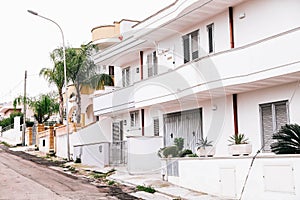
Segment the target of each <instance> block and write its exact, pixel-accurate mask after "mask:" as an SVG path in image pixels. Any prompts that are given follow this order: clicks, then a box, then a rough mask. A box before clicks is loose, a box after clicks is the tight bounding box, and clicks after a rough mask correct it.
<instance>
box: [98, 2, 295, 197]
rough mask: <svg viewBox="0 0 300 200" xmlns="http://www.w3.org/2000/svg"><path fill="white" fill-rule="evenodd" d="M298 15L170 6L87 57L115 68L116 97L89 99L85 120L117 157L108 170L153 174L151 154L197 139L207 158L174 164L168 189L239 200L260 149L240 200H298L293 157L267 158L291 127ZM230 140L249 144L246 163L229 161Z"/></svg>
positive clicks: (289, 8)
mask: <svg viewBox="0 0 300 200" xmlns="http://www.w3.org/2000/svg"><path fill="white" fill-rule="evenodd" d="M299 10H300V1H298V0H285V1H281V0H230V1H227V0H226V1H224V0H190V1H188V0H177V1H175V2H174V3H173V4H171V5H170V6H168V7H166V8H164V9H162V10H161V11H159V12H157V13H155V14H154V15H152V16H150V17H149V18H147V19H145V20H144V21H141V22H140V23H137V24H136V25H134V26H132V28H131V30H130V31H128V33H127V34H122V35H124V36H123V37H122V41H121V42H118V43H115V44H114V45H113V46H110V47H108V48H106V49H104V50H102V51H101V52H99V53H98V54H96V55H95V56H94V61H95V63H97V64H98V65H106V66H115V67H116V68H117V67H120V68H121V70H120V71H121V72H120V74H119V77H120V79H118V80H117V79H115V85H116V86H117V89H116V90H113V91H110V92H106V93H104V94H101V95H98V96H95V97H94V99H93V105H94V114H95V115H96V116H98V117H99V120H100V121H101V120H102V119H105V120H106V121H105V122H106V123H110V125H111V129H110V131H111V133H110V134H109V135H111V138H108V140H109V141H111V142H112V146H115V147H114V148H115V149H121V151H119V157H118V156H117V157H116V154H113V156H115V157H112V158H111V160H112V161H117V162H119V163H122V162H125V163H126V159H127V160H128V168H129V170H131V171H133V172H141V171H142V172H145V171H147V170H155V167H156V166H159V160H158V158H157V157H155V156H156V152H157V150H158V149H159V147H162V146H168V145H172V144H173V141H174V139H175V138H178V137H183V138H184V142H185V148H189V149H191V150H193V151H194V150H195V147H196V142H197V141H198V139H199V138H200V137H201V136H203V137H206V136H207V137H208V138H209V139H210V140H212V141H213V143H214V146H215V147H216V155H215V157H214V158H209V159H210V160H209V159H208V158H205V159H201V158H195V159H190V160H189V159H176V160H174V163H176V166H177V167H176V168H177V169H176V170H177V171H178V172H179V173H175V174H169V175H168V179H169V181H171V182H173V183H177V184H179V185H182V186H184V187H189V188H192V189H196V190H199V191H203V192H208V193H211V194H216V195H218V196H225V197H230V198H239V197H240V195H241V191H242V188H243V183H244V180H245V177H246V174H247V170H248V168H249V165H250V162H251V159H252V156H253V155H254V154H255V153H256V152H257V151H258V150H260V149H261V148H262V149H263V151H262V153H261V154H260V155H259V158H258V159H259V161H257V163H259V164H258V165H257V166H254V168H253V170H254V171H255V175H254V176H252V177H250V178H249V181H248V186H249V187H246V189H245V196H244V198H245V199H282V198H284V199H299V198H300V183H299V181H298V180H297V177H298V178H299V173H300V171H299V170H300V169H298V168H299V157H297V156H294V157H292V158H291V157H289V156H286V157H280V156H275V155H273V154H271V153H270V144H271V142H272V140H271V137H272V134H273V133H274V132H276V131H277V130H278V129H279V128H280V126H281V125H284V124H286V123H300V115H299V114H298V113H299V110H300V107H299V103H298V102H299V101H300V91H299V75H300V70H299V69H300V64H299V62H300V54H299V52H300V46H299V45H298V43H299V41H300V20H298V19H300V12H299ZM118 87H120V88H118ZM108 119H109V120H108ZM106 127H107V126H106ZM235 133H244V134H245V135H246V136H247V137H248V138H249V140H250V143H251V144H252V148H253V153H252V154H251V155H252V156H250V157H247V158H232V156H231V157H230V155H229V154H228V151H227V148H228V144H229V142H228V139H229V137H230V136H231V135H233V134H235ZM124 141H127V146H128V154H127V155H128V158H126V156H125V157H124V159H122V152H123V151H122V148H123V147H124V146H126V145H125V144H126V142H124ZM124 143H125V144H124ZM115 153H116V152H115ZM271 158H272V159H271ZM149 160H150V161H151V162H150V161H149ZM197 167H200V168H201V169H202V171H200V172H199V170H197ZM296 167H298V168H296ZM271 172H272V173H273V174H272V173H271ZM277 172H280V173H281V174H282V176H283V177H284V178H283V181H278V180H280V179H276V176H275V178H274V173H277ZM178 174H179V175H178ZM275 175H276V174H275ZM201 179H202V180H205V181H206V183H203V181H202V182H201V183H199V182H197V181H199V180H201ZM276 180H277V181H276ZM256 187H258V188H256Z"/></svg>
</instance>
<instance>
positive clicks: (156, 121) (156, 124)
mask: <svg viewBox="0 0 300 200" xmlns="http://www.w3.org/2000/svg"><path fill="white" fill-rule="evenodd" d="M153 128H154V136H159V119H158V118H156V119H153Z"/></svg>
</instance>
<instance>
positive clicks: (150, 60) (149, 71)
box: [147, 54, 153, 77]
mask: <svg viewBox="0 0 300 200" xmlns="http://www.w3.org/2000/svg"><path fill="white" fill-rule="evenodd" d="M147 66H148V77H151V76H153V69H152V67H153V65H152V54H148V55H147Z"/></svg>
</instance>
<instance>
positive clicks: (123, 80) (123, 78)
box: [122, 69, 126, 87]
mask: <svg viewBox="0 0 300 200" xmlns="http://www.w3.org/2000/svg"><path fill="white" fill-rule="evenodd" d="M125 81H126V80H125V69H122V85H123V87H125Z"/></svg>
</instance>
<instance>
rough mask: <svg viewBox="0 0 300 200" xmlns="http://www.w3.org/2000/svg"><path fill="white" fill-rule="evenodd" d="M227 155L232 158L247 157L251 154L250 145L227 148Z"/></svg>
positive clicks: (236, 145) (235, 145) (234, 145)
mask: <svg viewBox="0 0 300 200" xmlns="http://www.w3.org/2000/svg"><path fill="white" fill-rule="evenodd" d="M228 152H229V154H231V155H233V156H240V155H244V156H246V155H249V154H251V152H252V145H251V144H233V145H230V146H228Z"/></svg>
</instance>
